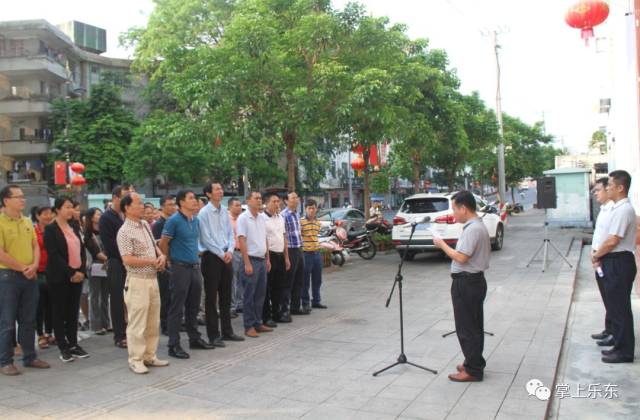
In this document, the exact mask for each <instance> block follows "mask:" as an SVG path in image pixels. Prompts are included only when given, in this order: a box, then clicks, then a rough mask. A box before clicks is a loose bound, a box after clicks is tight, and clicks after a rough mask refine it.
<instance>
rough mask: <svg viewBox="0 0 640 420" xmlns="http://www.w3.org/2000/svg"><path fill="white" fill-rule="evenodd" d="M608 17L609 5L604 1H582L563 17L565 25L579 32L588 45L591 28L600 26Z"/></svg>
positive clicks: (591, 34) (591, 33)
mask: <svg viewBox="0 0 640 420" xmlns="http://www.w3.org/2000/svg"><path fill="white" fill-rule="evenodd" d="M608 16H609V4H608V3H607V2H606V1H604V0H583V1H580V2H578V3H576V4H574V5H573V6H571V7H570V8H569V10H567V13H566V15H565V16H564V20H565V22H567V25H569V26H571V27H572V28H577V29H580V30H581V36H582V39H584V43H585V44H586V45H589V38H592V37H593V27H594V26H598V25H600V24H601V23H602V22H604V21H605V20H606V19H607V17H608Z"/></svg>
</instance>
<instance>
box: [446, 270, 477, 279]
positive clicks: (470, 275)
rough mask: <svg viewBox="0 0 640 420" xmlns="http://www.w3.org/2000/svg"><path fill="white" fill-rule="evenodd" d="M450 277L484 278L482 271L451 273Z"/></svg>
mask: <svg viewBox="0 0 640 420" xmlns="http://www.w3.org/2000/svg"><path fill="white" fill-rule="evenodd" d="M451 277H452V278H454V279H463V278H478V277H484V271H479V272H477V273H469V272H468V271H461V272H460V273H451Z"/></svg>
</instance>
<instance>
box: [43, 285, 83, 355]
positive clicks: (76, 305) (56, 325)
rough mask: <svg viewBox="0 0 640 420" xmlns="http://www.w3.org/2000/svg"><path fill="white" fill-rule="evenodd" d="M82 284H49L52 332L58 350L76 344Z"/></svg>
mask: <svg viewBox="0 0 640 420" xmlns="http://www.w3.org/2000/svg"><path fill="white" fill-rule="evenodd" d="M81 294H82V283H71V282H70V281H67V282H62V283H57V282H56V283H49V295H50V296H51V307H52V310H53V311H52V314H53V332H54V334H55V336H56V342H57V343H58V348H59V349H60V350H68V349H69V348H71V347H73V346H75V345H76V344H78V312H79V310H80V295H81Z"/></svg>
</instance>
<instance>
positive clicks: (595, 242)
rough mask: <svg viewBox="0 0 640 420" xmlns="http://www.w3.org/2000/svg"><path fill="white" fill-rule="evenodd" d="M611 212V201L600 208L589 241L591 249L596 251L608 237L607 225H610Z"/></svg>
mask: <svg viewBox="0 0 640 420" xmlns="http://www.w3.org/2000/svg"><path fill="white" fill-rule="evenodd" d="M611 210H613V201H608V202H606V203H605V204H603V205H602V206H600V213H598V218H597V219H596V228H595V229H594V230H593V239H592V240H591V249H593V250H594V251H597V250H598V248H600V246H601V245H602V243H603V242H604V241H606V240H607V236H609V233H608V232H609V225H610V224H611Z"/></svg>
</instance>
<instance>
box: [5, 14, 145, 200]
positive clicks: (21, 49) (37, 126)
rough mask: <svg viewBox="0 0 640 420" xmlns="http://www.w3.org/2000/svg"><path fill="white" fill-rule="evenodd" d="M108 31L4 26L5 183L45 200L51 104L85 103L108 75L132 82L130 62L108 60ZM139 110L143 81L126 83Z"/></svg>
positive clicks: (77, 25)
mask: <svg viewBox="0 0 640 420" xmlns="http://www.w3.org/2000/svg"><path fill="white" fill-rule="evenodd" d="M105 51H106V31H105V30H104V29H100V28H96V27H94V26H91V25H86V24H84V23H81V22H76V21H72V22H68V23H64V24H61V25H59V26H54V25H52V24H50V23H49V22H47V21H45V20H26V21H7V22H0V185H1V184H6V183H17V184H20V185H24V189H25V190H27V191H26V192H27V195H28V196H29V197H31V196H37V197H40V198H42V197H45V198H46V195H47V192H48V187H49V186H50V181H51V180H50V178H51V174H52V170H51V163H50V162H51V159H50V157H49V151H50V146H51V142H52V140H53V133H52V130H51V129H50V128H49V116H50V113H51V102H52V101H53V100H54V99H57V98H62V99H67V100H74V99H83V98H86V97H87V96H88V95H90V94H91V89H92V86H93V85H95V84H96V83H98V82H99V81H100V80H101V77H102V75H104V74H105V73H106V72H110V73H115V74H121V75H122V76H123V77H122V80H125V79H127V77H125V76H127V75H128V73H129V67H130V65H131V61H130V60H124V59H116V58H108V57H104V56H102V55H101V54H102V53H104V52H105ZM123 87H124V89H123V100H124V101H125V103H128V104H129V105H131V106H132V107H133V108H134V110H138V111H139V108H140V105H139V102H138V98H139V97H140V95H139V93H140V89H141V87H142V83H138V82H134V83H127V84H126V85H123Z"/></svg>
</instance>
